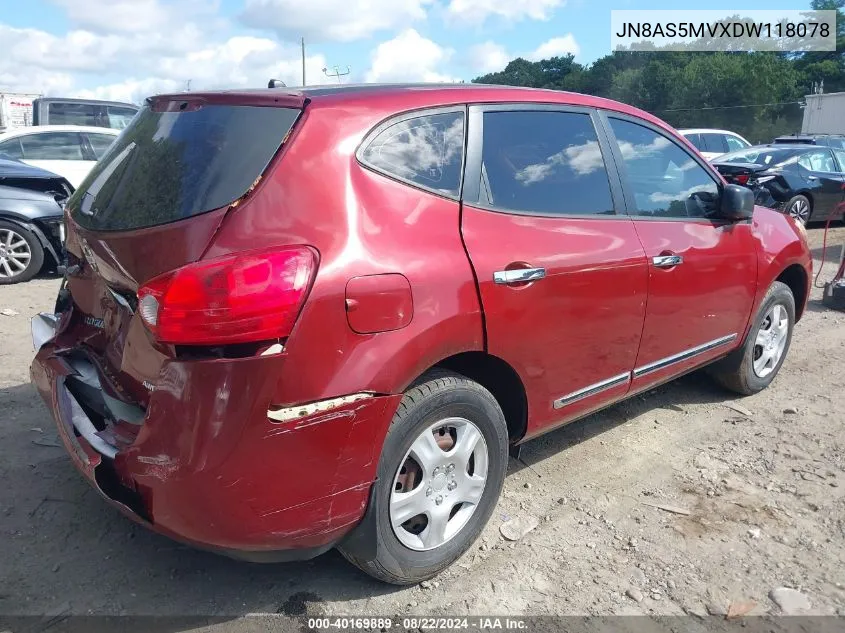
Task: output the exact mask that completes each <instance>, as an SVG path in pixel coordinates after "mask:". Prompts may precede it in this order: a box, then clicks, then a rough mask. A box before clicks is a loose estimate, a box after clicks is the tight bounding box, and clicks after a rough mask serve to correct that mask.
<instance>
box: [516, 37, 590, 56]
mask: <svg viewBox="0 0 845 633" xmlns="http://www.w3.org/2000/svg"><path fill="white" fill-rule="evenodd" d="M580 52H581V47H580V46H578V42H576V41H575V37H574V36H573V35H572V33H567V34H566V35H564V36H563V37H555V38H552V39H550V40H549V41H548V42H543V43H542V44H540V46H538V47H537V48H536V49H535V50H534V52H532V53H530V54H529V55H527V58H528V59H530V60H531V61H537V60H540V59H549V58H550V57H563V56H564V55H578V54H579V53H580Z"/></svg>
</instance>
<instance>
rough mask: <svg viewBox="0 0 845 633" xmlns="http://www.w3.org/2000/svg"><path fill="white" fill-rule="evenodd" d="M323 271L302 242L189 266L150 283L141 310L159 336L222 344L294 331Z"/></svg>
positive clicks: (141, 298)
mask: <svg viewBox="0 0 845 633" xmlns="http://www.w3.org/2000/svg"><path fill="white" fill-rule="evenodd" d="M316 270H317V257H316V255H315V253H314V251H312V250H311V249H310V248H307V247H304V246H301V247H293V248H284V249H273V250H264V251H251V252H247V253H238V254H237V255H227V256H225V257H219V258H216V259H211V260H207V261H201V262H197V263H195V264H189V265H187V266H184V267H182V268H179V269H177V270H175V271H173V272H169V273H165V274H163V275H160V276H158V277H156V278H155V279H152V280H151V281H149V282H148V283H146V284H145V285H144V286H143V287H142V288H141V289H140V290H139V291H138V313H139V314H140V316H141V319H142V320H143V322H144V324H145V325H146V326H147V327H148V328H149V329H150V331H151V332H152V333H153V335H154V336H155V337H156V339H157V340H159V341H161V342H163V343H175V344H181V345H222V344H231V343H247V342H255V341H267V340H272V339H278V338H285V337H287V336H289V335H290V332H291V329H293V325H294V323H295V322H296V318H297V316H298V315H299V311H300V309H301V308H302V304H303V303H304V302H305V298H306V296H307V295H308V291H309V289H310V287H311V282H312V280H313V278H314V274H315V272H316Z"/></svg>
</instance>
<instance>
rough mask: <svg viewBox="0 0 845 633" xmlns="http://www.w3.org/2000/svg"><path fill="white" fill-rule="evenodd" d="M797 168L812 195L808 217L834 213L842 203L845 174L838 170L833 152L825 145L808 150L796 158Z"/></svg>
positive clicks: (820, 216)
mask: <svg viewBox="0 0 845 633" xmlns="http://www.w3.org/2000/svg"><path fill="white" fill-rule="evenodd" d="M798 168H799V170H800V171H801V173H802V175H803V176H804V177H805V178H806V180H807V181H808V185H809V188H810V194H811V195H812V197H813V214H812V216H810V217H811V218H812V219H813V220H825V219H827V218H828V217H830V216H831V215H833V214H834V213H836V212H837V209H838V208H839V205H840V204H841V203H842V197H843V187H845V174H843V173H842V172H841V171H839V165H838V164H837V162H836V159H835V158H834V156H833V152H832V151H831V150H830V149H828V148H827V147H819V148H816V149H814V150H812V151H809V152H807V153H805V154H804V155H803V156H801V158H799V159H798Z"/></svg>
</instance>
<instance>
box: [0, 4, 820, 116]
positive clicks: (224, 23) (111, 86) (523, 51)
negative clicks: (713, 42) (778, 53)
mask: <svg viewBox="0 0 845 633" xmlns="http://www.w3.org/2000/svg"><path fill="white" fill-rule="evenodd" d="M747 4H748V5H751V6H745V8H747V9H754V8H758V6H759V5H760V3H759V1H755V2H749V3H747ZM765 4H766V7H765V8H767V9H801V8H805V7H806V6H807V5H809V0H797V1H796V0H791V1H790V0H768V1H767V2H766V3H765ZM755 5H757V6H755ZM736 6H737V5H736V0H709V2H708V3H707V7H708V8H710V9H723V8H725V9H728V8H731V9H735V8H736ZM740 6H743V5H740ZM670 8H671V9H674V8H679V7H678V4H677V2H676V1H675V0H0V92H26V93H39V94H45V95H51V96H67V97H86V98H101V99H113V100H118V101H131V102H135V103H140V102H141V101H142V100H143V99H144V98H145V97H146V96H148V95H150V94H155V93H160V92H170V91H179V90H185V89H190V90H200V89H215V88H238V87H244V88H246V87H255V88H257V87H264V86H266V85H267V81H268V80H269V79H270V78H276V79H281V80H282V81H284V82H285V83H286V84H287V85H288V86H298V85H301V82H302V62H301V51H300V38H301V37H304V38H305V45H306V80H307V83H308V84H309V85H312V84H323V83H337V82H339V81H340V82H343V83H349V82H356V83H357V82H404V81H425V82H444V81H461V80H465V81H469V80H471V79H473V78H474V77H477V76H479V75H481V74H484V73H487V72H491V71H494V70H501V69H502V68H504V66H505V65H506V63H507V62H508V61H509V60H510V59H513V58H515V57H518V56H520V57H525V58H527V59H532V60H536V59H542V58H546V57H551V56H554V55H564V54H567V53H572V54H573V55H575V59H576V61H579V62H582V63H589V62H592V61H594V60H595V59H597V58H599V57H601V56H603V55H606V54H608V53H609V52H610V12H611V10H612V9H670ZM347 68H348V70H349V74H347V75H343V76H342V77H339V78H338V77H334V76H329V74H331V73H334V72H335V69H337V71H339V72H341V73H346V72H347ZM323 69H326V70H327V72H326V71H324V70H323Z"/></svg>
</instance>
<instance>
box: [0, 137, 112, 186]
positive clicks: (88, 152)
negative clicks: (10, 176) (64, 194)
mask: <svg viewBox="0 0 845 633" xmlns="http://www.w3.org/2000/svg"><path fill="white" fill-rule="evenodd" d="M118 134H120V131H119V130H112V129H107V128H99V127H81V126H78V125H49V126H48V125H38V126H33V127H27V128H20V129H17V130H12V131H11V132H5V133H4V134H0V156H5V157H6V158H14V159H17V160H20V161H23V162H25V163H27V164H28V165H33V166H35V167H41V168H42V169H46V170H48V171H52V172H54V173H57V174H59V175H61V176H64V177H65V178H67V180H68V181H69V182H70V183H71V184H72V185H73V186H74V187H78V186H79V185H80V184H81V183H82V181H83V180H84V179H85V176H87V175H88V172H89V171H91V168H92V167H93V166H94V164H95V163H96V162H97V160H99V159H100V157H101V156H102V155H103V154H105V152H106V150H107V149H108V148H109V147H110V146H111V144H112V143H113V142H114V139H115V138H117V136H118Z"/></svg>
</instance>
